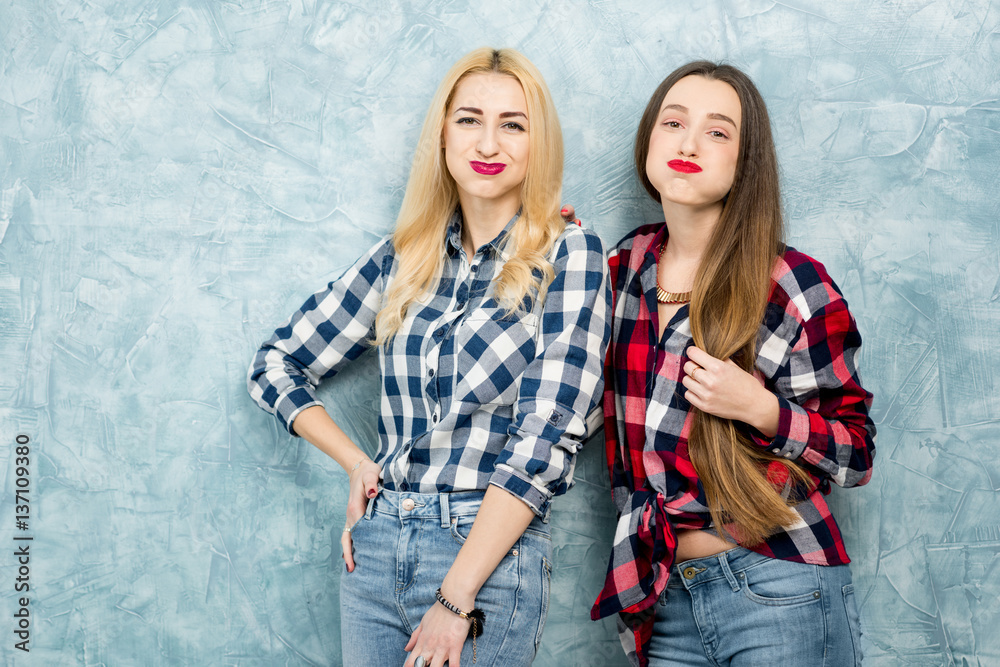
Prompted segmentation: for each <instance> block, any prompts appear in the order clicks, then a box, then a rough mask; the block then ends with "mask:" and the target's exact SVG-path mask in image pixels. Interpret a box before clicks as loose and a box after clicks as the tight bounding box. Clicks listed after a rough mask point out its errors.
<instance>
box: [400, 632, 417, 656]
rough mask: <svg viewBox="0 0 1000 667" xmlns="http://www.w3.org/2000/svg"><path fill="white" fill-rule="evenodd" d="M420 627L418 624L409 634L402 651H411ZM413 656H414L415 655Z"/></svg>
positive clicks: (415, 643)
mask: <svg viewBox="0 0 1000 667" xmlns="http://www.w3.org/2000/svg"><path fill="white" fill-rule="evenodd" d="M420 628H421V626H419V625H418V626H417V627H416V629H415V630H414V631H413V634H412V635H410V640H409V641H408V642H406V646H404V647H403V650H404V651H412V650H413V647H414V646H416V645H417V639H419V638H420ZM413 657H414V658H416V656H415V655H414V656H413Z"/></svg>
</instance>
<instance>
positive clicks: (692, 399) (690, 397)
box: [684, 389, 708, 412]
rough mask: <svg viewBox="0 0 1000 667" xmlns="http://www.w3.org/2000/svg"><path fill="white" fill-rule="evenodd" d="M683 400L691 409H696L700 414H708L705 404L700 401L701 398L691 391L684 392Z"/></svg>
mask: <svg viewBox="0 0 1000 667" xmlns="http://www.w3.org/2000/svg"><path fill="white" fill-rule="evenodd" d="M684 398H685V399H687V402H688V403H690V404H691V405H692V406H693V407H696V408H698V409H699V410H701V411H702V412H708V410H706V409H705V402H704V401H703V400H702V398H701V396H699V395H698V394H696V393H695V392H694V391H692V390H691V389H688V390H687V391H685V392H684Z"/></svg>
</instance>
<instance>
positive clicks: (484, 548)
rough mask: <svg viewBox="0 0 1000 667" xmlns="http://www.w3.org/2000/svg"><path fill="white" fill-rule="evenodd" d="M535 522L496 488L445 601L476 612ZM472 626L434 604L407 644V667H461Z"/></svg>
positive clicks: (445, 586) (449, 578) (449, 580)
mask: <svg viewBox="0 0 1000 667" xmlns="http://www.w3.org/2000/svg"><path fill="white" fill-rule="evenodd" d="M534 516H535V515H534V513H533V512H532V511H531V509H530V508H529V507H528V506H527V505H525V504H524V503H523V502H522V501H521V500H520V499H519V498H515V497H514V496H512V495H511V494H509V493H507V492H505V491H503V490H501V489H499V488H497V487H495V486H491V487H490V488H489V489H487V490H486V495H485V497H484V498H483V503H482V505H480V507H479V513H478V514H477V515H476V520H475V522H474V523H473V524H472V530H471V531H469V537H468V539H467V540H466V541H465V544H464V545H463V546H462V548H461V550H460V551H459V552H458V556H457V557H456V558H455V563H454V564H453V565H452V566H451V569H450V570H448V574H447V575H446V576H445V578H444V581H443V582H442V583H441V594H442V595H443V596H444V598H445V599H446V600H448V601H449V602H451V603H452V604H454V605H455V606H457V607H458V608H459V609H461V610H462V611H471V610H472V609H473V608H474V607H475V606H476V595H478V593H479V589H480V588H482V587H483V584H485V583H486V580H487V579H489V577H490V575H491V574H493V570H495V569H496V567H497V565H499V564H500V561H501V560H503V557H504V556H505V555H507V552H508V551H510V548H511V547H512V546H514V543H515V542H517V540H518V538H519V537H521V534H522V533H523V532H524V529H525V528H527V527H528V524H530V523H531V521H532V519H533V518H534ZM489 620H493V621H494V622H495V621H497V619H488V620H487V622H489ZM470 626H471V623H470V622H469V621H467V620H465V619H464V618H462V617H461V616H458V615H457V614H454V613H452V612H451V611H449V610H447V609H445V608H444V606H442V605H441V603H439V602H435V603H434V604H433V605H432V606H431V608H430V609H428V610H427V612H426V613H425V614H424V616H423V618H421V619H420V625H418V626H417V629H416V630H414V631H413V634H412V635H411V636H410V640H409V641H408V642H407V643H406V647H405V650H407V651H410V652H411V653H410V656H409V658H408V659H407V661H406V667H413V661H414V660H416V658H417V656H423V657H425V658H431V661H429V662H428V663H427V664H428V665H431V664H433V665H443V664H444V662H445V661H447V662H448V664H449V665H454V667H459V660H460V658H461V656H462V647H463V646H464V645H465V640H466V638H467V637H468V636H469V627H470Z"/></svg>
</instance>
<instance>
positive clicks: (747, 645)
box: [592, 62, 875, 666]
mask: <svg viewBox="0 0 1000 667" xmlns="http://www.w3.org/2000/svg"><path fill="white" fill-rule="evenodd" d="M635 163H636V169H637V170H638V174H639V179H640V181H641V182H642V184H643V186H644V187H645V188H646V191H647V192H649V194H650V196H651V197H653V199H655V200H656V201H657V202H660V203H661V204H662V206H663V215H664V219H665V223H663V224H656V225H646V226H642V227H639V228H638V229H636V230H634V231H633V232H631V233H630V234H628V235H627V236H626V237H625V238H624V239H622V241H621V242H620V243H618V245H617V246H616V247H615V248H614V250H613V251H612V252H611V255H610V262H609V263H610V271H611V284H612V289H613V294H614V306H613V321H612V342H611V347H610V349H609V350H608V356H607V363H606V370H605V380H606V389H605V400H604V411H605V425H606V428H605V436H606V441H607V455H608V465H609V467H610V471H611V480H612V486H613V495H614V502H615V504H616V506H617V508H618V511H619V517H620V518H619V522H618V529H617V531H616V533H615V538H614V546H613V553H612V558H611V563H610V565H609V568H608V576H607V580H606V583H605V587H604V590H603V591H602V592H601V596H600V597H599V598H598V601H597V603H596V604H595V606H594V609H593V611H592V616H593V617H594V618H595V619H596V618H598V617H602V616H607V615H609V614H612V613H615V612H618V613H619V614H620V622H619V627H620V628H621V629H622V631H623V634H622V637H623V642H624V644H625V647H626V652H627V653H629V654H630V656H631V658H632V659H633V662H634V663H635V664H639V665H647V664H648V665H657V666H659V665H715V666H718V665H836V666H841V665H853V664H857V663H859V662H860V659H861V652H860V646H859V643H858V640H859V627H858V615H857V611H856V608H855V602H854V598H853V587H852V584H851V573H850V569H849V567H848V562H849V558H848V556H847V553H846V551H845V549H844V542H843V539H842V537H841V534H840V531H839V529H838V527H837V522H836V521H835V520H834V518H833V516H832V515H831V513H830V510H829V507H828V506H827V503H826V500H825V495H826V494H827V493H828V492H829V491H830V483H831V482H833V483H835V484H837V485H838V486H842V487H850V486H859V485H862V484H865V483H866V482H868V480H869V479H870V477H871V465H872V457H873V455H874V452H875V428H874V425H873V424H872V421H871V419H870V418H869V416H868V410H869V407H870V406H871V399H872V396H871V394H869V393H868V392H867V391H865V389H864V388H863V387H862V386H861V384H860V380H859V377H858V371H857V366H856V363H857V359H858V351H859V348H860V346H861V337H860V335H859V334H858V330H857V327H856V325H855V322H854V318H853V317H852V316H851V313H850V311H849V310H848V307H847V302H846V301H845V300H844V297H843V294H842V293H841V292H840V290H839V289H838V288H837V286H836V284H834V282H833V280H832V279H831V278H830V276H829V275H828V274H827V272H826V269H824V267H823V265H822V264H820V263H819V262H817V261H816V260H814V259H813V258H811V257H809V256H807V255H805V254H803V253H801V252H798V251H796V250H794V249H793V248H790V247H788V246H785V245H784V243H783V242H782V215H781V205H780V195H779V190H778V169H777V160H776V157H775V150H774V142H773V140H772V138H771V128H770V123H769V120H768V116H767V110H766V108H765V105H764V101H763V99H762V98H761V96H760V94H759V92H758V91H757V89H756V87H755V86H754V85H753V83H752V82H751V81H750V79H749V78H748V77H747V76H746V75H745V74H743V73H742V72H740V71H739V70H737V69H735V68H733V67H730V66H726V65H715V64H713V63H709V62H695V63H690V64H688V65H685V66H683V67H681V68H679V69H678V70H676V71H674V72H673V73H672V74H671V75H670V76H668V77H667V78H666V79H665V80H664V81H663V83H662V84H660V86H659V88H657V90H656V92H655V93H654V94H653V97H652V99H651V100H650V101H649V104H648V106H647V107H646V110H645V113H644V114H643V116H642V120H641V121H640V124H639V130H638V135H637V137H636V143H635Z"/></svg>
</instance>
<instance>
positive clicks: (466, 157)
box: [249, 48, 610, 667]
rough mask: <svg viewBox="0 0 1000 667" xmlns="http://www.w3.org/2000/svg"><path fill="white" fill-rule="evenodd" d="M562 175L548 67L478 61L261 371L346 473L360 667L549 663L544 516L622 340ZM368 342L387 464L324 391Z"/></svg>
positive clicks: (446, 89) (344, 598)
mask: <svg viewBox="0 0 1000 667" xmlns="http://www.w3.org/2000/svg"><path fill="white" fill-rule="evenodd" d="M562 164H563V151H562V136H561V132H560V128H559V121H558V118H557V116H556V112H555V109H554V108H553V105H552V101H551V98H550V95H549V92H548V89H547V88H546V86H545V83H544V81H543V80H542V77H541V75H540V74H539V73H538V71H537V70H536V69H535V67H534V66H533V65H532V64H531V63H530V62H529V61H528V60H527V59H526V58H525V57H524V56H522V55H521V54H519V53H517V52H516V51H512V50H509V49H502V50H493V49H485V48H484V49H479V50H476V51H473V52H472V53H470V54H468V55H467V56H465V57H464V58H462V59H461V60H460V61H459V62H458V63H456V64H455V65H454V67H452V68H451V70H450V71H449V72H448V74H447V75H446V76H445V78H444V81H442V83H441V85H440V87H439V88H438V91H437V94H436V95H435V96H434V99H433V101H432V102H431V108H430V111H429V112H428V114H427V118H426V120H425V121H424V126H423V131H422V134H421V136H420V141H419V144H418V146H417V150H416V156H415V157H414V161H413V167H412V170H411V172H410V180H409V183H408V185H407V189H406V194H405V196H404V198H403V205H402V209H401V211H400V213H399V217H398V219H397V222H396V230H395V232H394V233H393V234H392V235H391V236H388V237H386V238H385V239H383V240H382V241H380V242H379V243H378V244H376V245H375V247H374V248H372V249H371V250H369V251H368V252H367V253H365V254H364V255H363V256H362V257H361V258H360V259H359V260H358V261H357V263H356V264H355V265H354V266H353V267H352V268H351V269H349V270H348V271H347V273H345V274H344V275H343V276H342V277H341V278H340V279H338V280H335V281H334V282H332V283H330V285H329V286H328V287H327V288H326V289H325V290H323V291H321V292H319V293H317V294H315V295H313V296H312V297H310V298H309V299H308V300H307V301H306V302H305V304H304V305H303V306H302V308H300V309H299V311H298V312H296V313H295V314H294V315H292V317H291V319H290V320H289V321H288V322H287V323H285V324H284V325H283V326H281V327H280V328H279V329H278V330H277V331H276V332H275V333H274V335H273V336H272V337H271V338H270V339H269V340H268V341H267V342H266V343H265V344H264V345H263V346H262V347H261V349H260V351H259V352H258V353H257V356H256V357H255V359H254V362H253V365H252V367H251V369H250V376H249V387H250V393H251V394H252V395H253V397H254V399H256V400H257V402H258V403H259V404H260V405H261V407H263V408H264V409H265V410H268V411H269V412H273V413H274V414H276V415H277V417H278V419H279V420H280V422H281V423H282V424H283V425H284V426H286V427H287V428H288V430H289V431H290V432H291V433H292V434H294V435H299V436H302V437H304V438H306V439H307V440H308V441H309V442H311V443H313V444H314V445H316V446H317V447H318V448H319V449H321V450H322V451H323V452H325V453H326V454H328V455H330V457H332V458H333V459H334V460H336V461H337V463H339V464H340V465H341V466H342V467H343V468H344V470H345V472H346V474H348V475H349V476H350V491H349V494H350V495H349V499H348V504H347V520H346V524H345V528H344V532H343V537H342V546H343V554H344V560H345V562H346V571H345V572H344V573H343V574H342V575H341V636H342V641H343V664H345V665H351V666H352V667H356V666H363V665H373V666H377V667H387V666H398V665H403V664H404V663H405V665H406V667H414V666H415V667H441V666H442V665H444V664H445V663H446V662H447V663H448V664H449V665H451V667H459V665H460V664H473V663H478V664H482V665H494V664H502V665H528V664H530V662H531V660H532V658H533V657H534V654H535V650H536V647H537V645H538V641H539V639H540V637H541V633H542V627H543V625H544V622H545V613H546V610H547V608H548V577H549V568H550V562H551V550H552V544H551V541H550V538H549V528H548V524H547V517H548V513H549V504H550V501H551V499H552V497H553V496H555V495H557V494H560V493H563V492H565V491H566V490H567V489H568V488H569V486H570V484H571V483H572V472H573V465H574V460H575V456H576V453H577V450H578V449H579V447H580V444H581V442H582V439H583V437H584V434H585V431H586V425H585V418H586V416H587V414H588V412H589V411H590V410H591V408H592V407H594V405H595V404H596V402H597V401H598V397H599V395H600V392H601V388H602V379H601V372H602V360H603V357H604V352H605V349H606V346H607V340H608V336H609V334H610V328H609V324H608V321H607V315H608V304H609V300H610V293H609V288H608V283H607V268H606V263H605V258H604V255H603V247H602V244H601V241H600V239H599V238H598V237H597V236H596V235H595V234H594V233H592V232H589V231H585V230H583V229H581V228H579V227H577V226H575V225H567V224H566V223H565V222H564V221H563V220H562V219H561V218H560V216H559V208H558V202H559V193H560V189H561V181H562ZM371 347H375V348H377V350H378V355H379V364H380V370H381V379H382V403H381V412H380V415H379V436H380V443H379V450H378V454H377V456H376V457H375V459H374V460H370V459H369V458H368V456H367V455H366V454H365V453H364V451H363V450H362V449H361V448H359V447H358V446H357V445H356V444H355V443H354V442H352V441H351V440H350V438H348V436H347V435H346V434H344V432H343V431H341V429H340V428H338V427H337V425H336V424H335V423H334V422H333V421H332V420H331V419H330V417H329V415H328V414H327V413H326V411H325V410H324V409H323V407H322V406H321V405H320V403H319V401H318V400H317V399H316V395H315V392H314V387H315V385H316V384H317V383H318V382H319V381H320V380H323V379H327V378H330V377H332V376H333V375H335V374H336V373H337V371H338V370H340V369H341V368H342V367H343V366H344V365H345V364H347V363H348V362H349V361H351V360H353V359H355V358H357V357H358V356H359V355H360V354H361V353H362V352H364V351H365V350H367V349H368V348H371Z"/></svg>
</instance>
